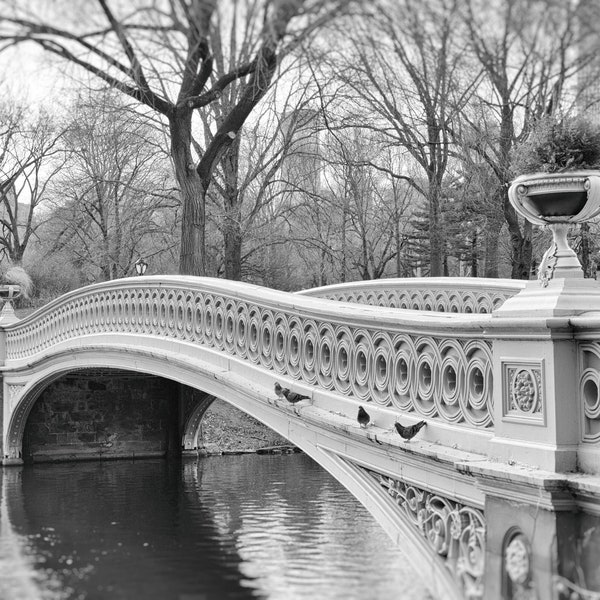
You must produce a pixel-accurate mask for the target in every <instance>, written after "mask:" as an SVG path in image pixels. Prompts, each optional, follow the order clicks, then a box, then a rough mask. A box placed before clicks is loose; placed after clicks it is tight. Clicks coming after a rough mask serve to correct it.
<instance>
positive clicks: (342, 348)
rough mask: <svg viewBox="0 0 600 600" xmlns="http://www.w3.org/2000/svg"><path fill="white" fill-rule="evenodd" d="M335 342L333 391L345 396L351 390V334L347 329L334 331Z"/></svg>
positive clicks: (342, 328) (340, 328)
mask: <svg viewBox="0 0 600 600" xmlns="http://www.w3.org/2000/svg"><path fill="white" fill-rule="evenodd" d="M336 337H337V341H336V344H335V348H334V352H335V354H334V361H335V362H334V374H335V378H334V382H335V389H336V390H337V391H338V392H340V393H342V394H346V393H348V392H349V391H350V389H351V388H352V363H353V352H354V348H353V344H352V332H351V331H350V329H348V328H347V327H343V326H342V327H338V328H337V329H336Z"/></svg>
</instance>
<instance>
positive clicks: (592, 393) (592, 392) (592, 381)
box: [579, 368, 600, 420]
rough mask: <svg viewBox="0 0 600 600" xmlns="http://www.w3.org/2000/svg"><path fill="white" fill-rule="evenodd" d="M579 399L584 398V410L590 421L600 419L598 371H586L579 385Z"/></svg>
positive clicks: (589, 369) (599, 380) (599, 376)
mask: <svg viewBox="0 0 600 600" xmlns="http://www.w3.org/2000/svg"><path fill="white" fill-rule="evenodd" d="M579 397H580V398H583V410H584V414H585V416H586V417H587V418H588V419H592V420H594V419H599V418H600V374H599V373H598V371H597V370H596V369H591V368H588V369H585V370H584V371H583V373H582V374H581V380H580V383H579Z"/></svg>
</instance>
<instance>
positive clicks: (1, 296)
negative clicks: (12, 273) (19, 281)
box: [0, 283, 21, 303]
mask: <svg viewBox="0 0 600 600" xmlns="http://www.w3.org/2000/svg"><path fill="white" fill-rule="evenodd" d="M20 295H21V286H20V285H16V284H12V283H11V284H0V300H1V302H2V303H3V302H6V300H14V299H15V298H18V297H19V296H20Z"/></svg>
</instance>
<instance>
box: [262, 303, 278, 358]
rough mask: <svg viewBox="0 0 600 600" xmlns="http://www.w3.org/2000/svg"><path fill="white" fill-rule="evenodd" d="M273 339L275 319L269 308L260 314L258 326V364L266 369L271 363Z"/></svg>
mask: <svg viewBox="0 0 600 600" xmlns="http://www.w3.org/2000/svg"><path fill="white" fill-rule="evenodd" d="M274 340H275V319H274V317H273V313H272V312H271V311H270V310H265V311H264V312H263V314H262V323H261V327H260V364H261V365H262V366H263V367H266V368H267V369H270V368H271V365H272V364H273V342H274Z"/></svg>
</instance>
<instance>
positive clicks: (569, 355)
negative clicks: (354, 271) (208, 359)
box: [0, 276, 600, 470]
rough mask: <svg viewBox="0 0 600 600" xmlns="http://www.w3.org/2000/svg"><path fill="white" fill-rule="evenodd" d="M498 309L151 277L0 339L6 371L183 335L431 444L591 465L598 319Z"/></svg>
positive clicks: (91, 293) (95, 290) (544, 463)
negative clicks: (407, 305) (417, 430)
mask: <svg viewBox="0 0 600 600" xmlns="http://www.w3.org/2000/svg"><path fill="white" fill-rule="evenodd" d="M517 287H518V286H515V288H517ZM536 293H537V292H536ZM503 310H504V306H503V307H501V310H498V311H495V312H494V313H493V314H481V313H472V314H466V313H453V312H434V311H422V310H403V309H398V308H387V307H380V306H369V305H364V304H356V303H349V302H339V301H334V300H329V299H324V298H318V297H314V295H310V294H304V295H303V294H288V293H284V292H277V291H275V290H269V289H266V288H262V287H259V286H253V285H248V284H242V283H237V282H231V281H224V280H219V279H209V278H195V277H180V276H153V277H135V278H129V279H123V280H117V281H112V282H106V283H102V284H97V285H94V286H90V287H87V288H83V289H81V290H77V291H74V292H71V293H69V294H67V295H65V296H63V297H61V298H59V299H57V300H55V301H54V302H51V303H50V304H49V305H47V306H46V307H44V308H42V309H40V310H39V311H37V312H36V313H33V314H32V315H30V316H28V317H27V318H26V319H24V320H23V321H20V322H18V323H14V324H9V325H6V326H4V327H0V333H2V334H3V336H4V345H5V355H4V357H3V359H4V365H5V367H4V369H5V370H10V369H20V368H24V367H25V366H27V365H29V364H32V363H34V362H35V361H36V360H37V358H40V357H43V356H45V355H52V353H53V352H55V351H57V349H60V347H61V345H64V344H65V343H67V342H72V341H73V340H80V345H82V346H83V345H85V343H86V340H90V339H94V340H96V341H97V340H98V336H100V337H101V339H102V342H103V343H110V342H111V340H112V339H113V338H114V337H115V336H116V338H117V339H118V338H119V334H135V335H139V336H151V337H152V338H161V339H167V340H179V341H181V342H185V344H192V345H197V346H202V347H204V348H210V349H212V350H216V351H218V352H220V353H223V354H224V355H227V356H230V357H232V358H233V359H235V360H238V361H242V362H246V363H251V364H253V365H256V366H258V367H260V368H261V369H262V370H264V371H265V372H267V373H268V372H271V373H273V374H275V375H276V378H277V379H280V380H281V381H282V382H284V383H294V381H295V382H296V386H297V387H298V388H299V389H300V390H302V391H305V392H310V393H311V396H312V398H313V401H314V402H315V403H316V404H318V405H319V406H321V407H322V408H325V409H327V410H331V411H336V410H338V409H339V408H340V407H341V408H342V409H343V410H346V411H352V412H353V410H354V409H353V408H352V403H350V404H348V402H347V401H348V400H349V399H350V400H352V401H355V403H354V406H356V405H357V404H358V403H361V404H365V405H367V406H371V407H372V408H373V410H374V412H375V413H380V414H382V415H384V416H385V415H388V417H389V418H388V417H386V418H387V421H388V423H389V420H390V418H391V419H392V421H391V422H392V423H393V419H394V418H398V419H399V420H405V421H407V422H408V423H411V422H414V421H415V420H416V419H421V418H426V419H427V420H428V423H429V424H430V425H431V426H432V427H430V428H428V432H427V434H426V435H427V436H428V439H430V441H440V443H442V444H449V445H453V444H456V445H458V446H459V447H460V448H462V449H464V450H467V451H471V452H480V453H482V454H488V455H491V456H498V457H500V458H501V459H508V460H516V461H520V462H524V463H526V464H531V465H535V466H540V467H542V468H548V469H550V468H552V469H555V468H556V469H558V470H560V469H570V468H573V466H574V465H575V464H576V463H577V453H578V449H579V450H580V451H581V452H580V455H581V456H580V458H581V457H583V456H584V455H585V456H587V457H588V458H586V459H585V461H584V462H585V464H587V465H590V466H589V467H586V468H589V469H592V470H593V469H597V467H594V466H593V464H594V461H595V464H600V463H599V462H598V460H597V458H595V457H597V456H598V448H599V446H600V408H599V407H600V400H599V399H598V398H600V392H599V390H600V345H599V342H598V341H597V340H600V322H598V323H597V322H596V321H594V319H591V318H590V317H577V318H575V319H571V318H570V317H560V318H546V317H535V316H527V317H521V316H511V315H510V313H509V314H502V311H503ZM534 314H535V313H534ZM577 319H579V320H577ZM574 323H577V327H575V325H574ZM103 336H106V337H103ZM129 339H131V338H130V337H128V340H129ZM89 343H92V342H89ZM342 400H343V401H342ZM344 402H346V404H344ZM348 416H351V414H348ZM384 420H385V419H384ZM584 458H585V457H584ZM586 461H587V462H586ZM580 462H581V461H580ZM582 464H583V463H582Z"/></svg>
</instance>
